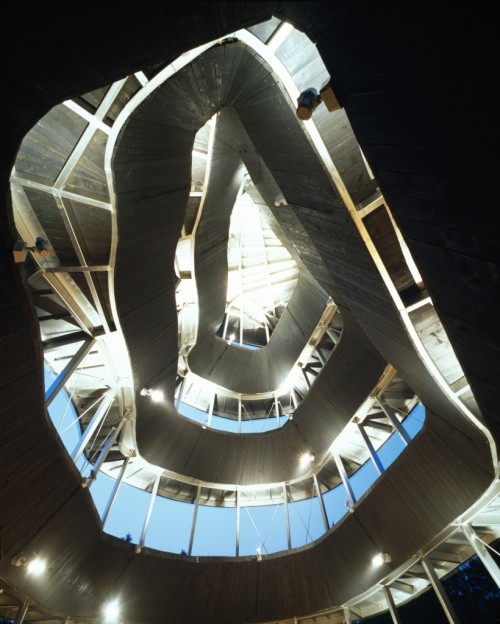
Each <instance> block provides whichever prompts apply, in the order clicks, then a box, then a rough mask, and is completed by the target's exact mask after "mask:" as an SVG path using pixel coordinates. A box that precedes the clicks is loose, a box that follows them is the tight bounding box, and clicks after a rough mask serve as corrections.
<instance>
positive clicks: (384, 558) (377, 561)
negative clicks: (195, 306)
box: [372, 553, 391, 568]
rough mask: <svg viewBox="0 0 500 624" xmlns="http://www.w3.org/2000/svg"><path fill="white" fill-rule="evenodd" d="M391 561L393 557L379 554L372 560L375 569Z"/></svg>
mask: <svg viewBox="0 0 500 624" xmlns="http://www.w3.org/2000/svg"><path fill="white" fill-rule="evenodd" d="M390 561H391V556H390V555H388V554H387V553H377V554H376V555H375V557H373V559H372V564H373V565H374V566H375V567H377V568H378V567H380V566H381V565H382V564H383V563H389V562H390Z"/></svg>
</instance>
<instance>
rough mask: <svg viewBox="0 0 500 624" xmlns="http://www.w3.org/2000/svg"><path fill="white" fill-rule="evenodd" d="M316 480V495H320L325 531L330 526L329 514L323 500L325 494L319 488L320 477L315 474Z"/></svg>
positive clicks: (319, 500)
mask: <svg viewBox="0 0 500 624" xmlns="http://www.w3.org/2000/svg"><path fill="white" fill-rule="evenodd" d="M313 481H314V489H315V490H316V496H317V497H318V503H319V508H320V511H321V517H322V518H323V525H324V527H325V531H328V529H329V528H330V523H329V522H328V516H327V513H326V508H325V501H324V500H323V495H322V494H321V490H320V489H319V483H318V478H317V477H316V475H315V474H313Z"/></svg>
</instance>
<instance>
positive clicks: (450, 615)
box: [421, 557, 460, 624]
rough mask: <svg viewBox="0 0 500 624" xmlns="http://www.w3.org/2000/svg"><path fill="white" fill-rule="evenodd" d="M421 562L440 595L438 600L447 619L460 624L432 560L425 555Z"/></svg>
mask: <svg viewBox="0 0 500 624" xmlns="http://www.w3.org/2000/svg"><path fill="white" fill-rule="evenodd" d="M421 563H422V565H423V567H424V570H425V573H426V574H427V577H428V579H429V581H430V582H431V585H432V587H433V589H434V591H435V592H436V596H437V597H438V600H439V602H440V603H441V606H442V607H443V611H444V614H445V615H446V619H447V620H448V622H449V623H450V624H460V620H459V619H458V617H457V614H456V613H455V610H454V609H453V605H452V604H451V602H450V599H449V598H448V595H447V594H446V592H445V590H444V587H443V586H442V584H441V581H440V580H439V578H438V576H437V574H436V572H435V570H434V568H433V567H432V565H431V563H430V561H429V560H428V559H426V558H425V557H422V559H421Z"/></svg>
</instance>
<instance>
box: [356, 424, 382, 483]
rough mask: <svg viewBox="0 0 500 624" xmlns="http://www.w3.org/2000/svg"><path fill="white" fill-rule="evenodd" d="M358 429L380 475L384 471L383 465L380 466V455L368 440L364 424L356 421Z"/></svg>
mask: <svg viewBox="0 0 500 624" xmlns="http://www.w3.org/2000/svg"><path fill="white" fill-rule="evenodd" d="M358 429H359V432H360V433H361V437H362V438H363V440H364V442H365V444H366V448H367V449H368V452H369V453H370V457H371V459H372V462H373V465H374V466H375V469H376V470H377V472H378V473H379V475H381V474H382V473H383V472H384V467H383V466H382V462H381V461H380V457H379V456H378V454H377V451H376V450H375V447H374V446H373V444H372V441H371V440H370V438H369V436H368V434H367V433H366V431H365V428H364V426H363V425H362V424H361V423H358Z"/></svg>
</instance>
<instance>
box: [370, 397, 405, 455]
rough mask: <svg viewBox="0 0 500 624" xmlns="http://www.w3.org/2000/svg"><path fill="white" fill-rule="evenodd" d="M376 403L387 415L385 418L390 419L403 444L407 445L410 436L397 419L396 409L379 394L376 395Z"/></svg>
mask: <svg viewBox="0 0 500 624" xmlns="http://www.w3.org/2000/svg"><path fill="white" fill-rule="evenodd" d="M377 403H378V404H379V405H380V407H381V408H382V411H383V412H384V414H385V415H386V416H387V418H388V419H389V420H390V421H391V423H392V426H393V427H394V429H395V430H396V431H397V432H398V434H399V436H400V438H401V439H402V440H403V442H404V443H405V445H406V446H408V444H410V442H411V437H410V436H409V434H408V432H407V431H406V429H405V428H404V427H403V425H402V424H401V422H400V421H399V418H398V417H397V415H396V410H395V409H394V408H393V407H391V406H390V405H389V403H387V401H386V400H385V399H383V398H382V397H380V396H378V397H377Z"/></svg>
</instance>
